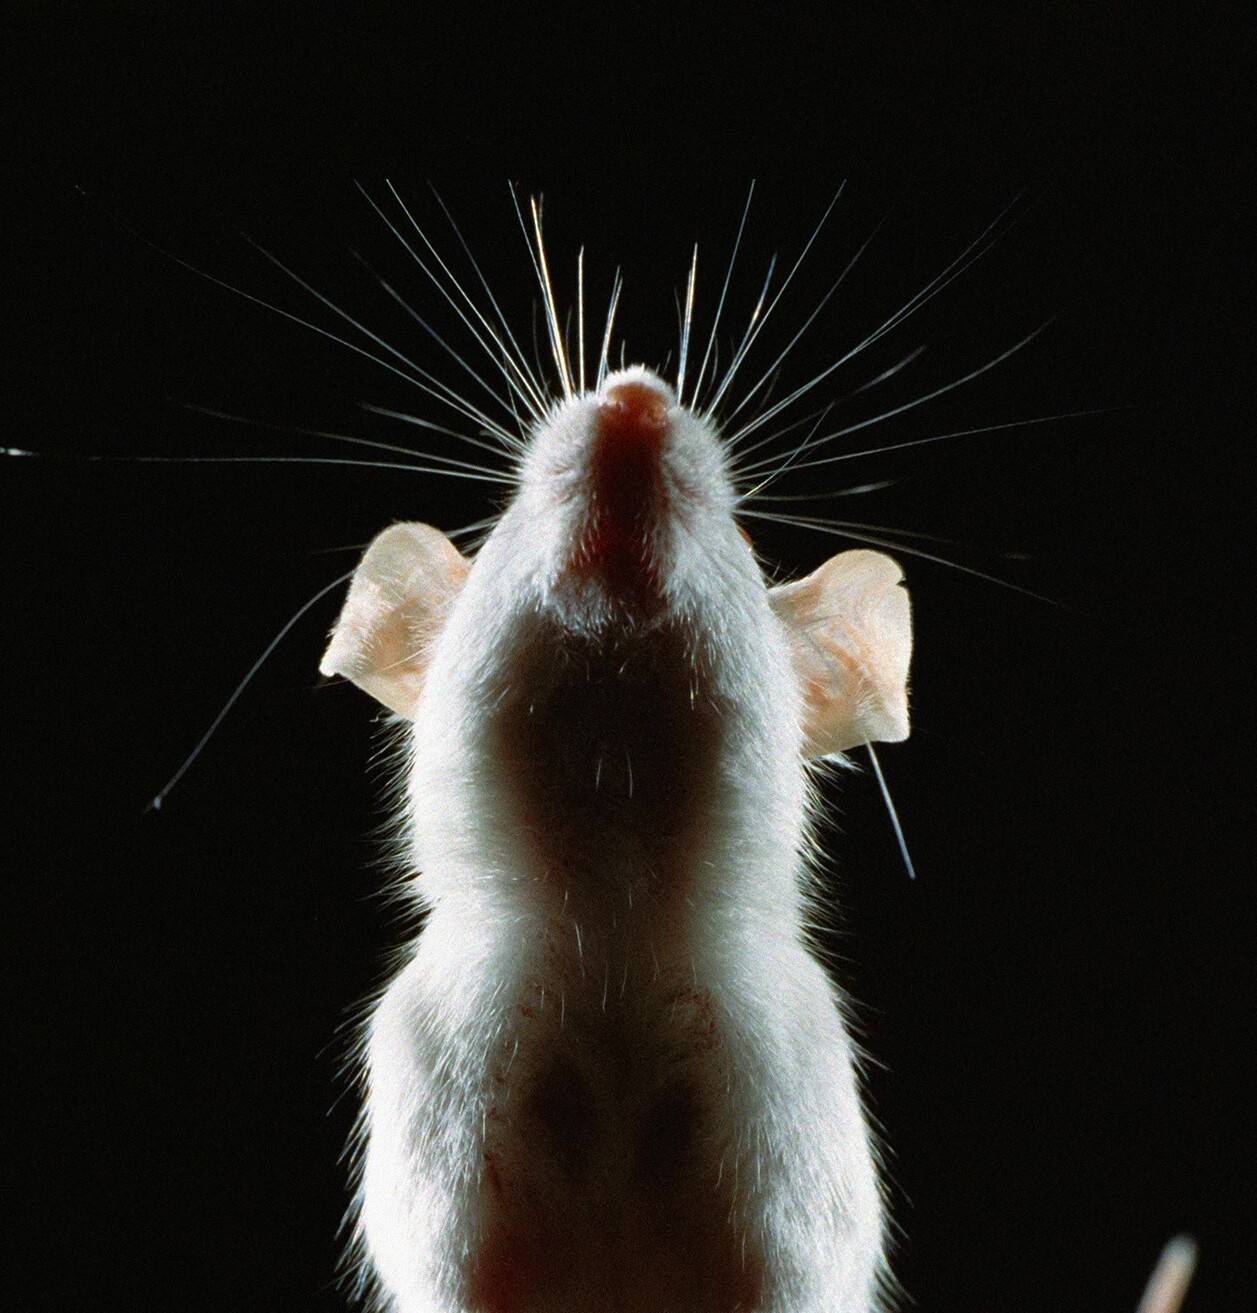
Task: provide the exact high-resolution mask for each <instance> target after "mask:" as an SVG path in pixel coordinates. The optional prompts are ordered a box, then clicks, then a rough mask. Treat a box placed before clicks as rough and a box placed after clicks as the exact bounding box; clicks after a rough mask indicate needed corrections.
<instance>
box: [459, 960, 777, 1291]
mask: <svg viewBox="0 0 1257 1313" xmlns="http://www.w3.org/2000/svg"><path fill="white" fill-rule="evenodd" d="M551 983H552V989H551V991H550V996H549V997H546V998H544V999H543V998H542V997H541V994H540V991H539V990H530V991H528V995H527V997H526V998H525V999H524V1000H522V1001H521V1002H520V1003H519V1004H518V1005H517V1007H518V1020H517V1022H516V1024H515V1027H514V1031H515V1034H514V1036H513V1038H512V1040H511V1048H510V1053H509V1054H508V1060H507V1062H506V1063H504V1064H503V1065H502V1066H501V1067H500V1068H499V1069H498V1070H496V1071H494V1072H493V1073H492V1090H491V1093H490V1097H489V1104H488V1112H487V1117H486V1124H485V1125H486V1129H485V1141H484V1174H483V1179H482V1186H481V1192H482V1203H483V1207H484V1214H483V1216H484V1219H485V1227H484V1231H483V1236H484V1241H483V1245H482V1247H481V1250H480V1253H479V1256H478V1258H477V1263H476V1269H475V1283H476V1285H477V1287H478V1289H479V1290H480V1292H481V1294H482V1295H483V1296H484V1300H483V1303H484V1307H485V1308H486V1309H494V1310H497V1309H501V1310H506V1309H510V1308H516V1307H519V1308H532V1307H536V1308H539V1309H540V1308H545V1307H547V1302H546V1301H547V1299H548V1298H549V1299H553V1300H554V1301H556V1306H558V1307H590V1308H595V1307H604V1308H624V1309H626V1310H629V1309H638V1308H643V1309H644V1308H670V1307H672V1304H671V1303H670V1302H668V1301H669V1300H673V1299H675V1297H676V1292H677V1291H679V1290H684V1291H688V1292H689V1295H688V1298H689V1299H690V1301H691V1302H690V1304H689V1305H687V1306H688V1307H692V1308H693V1309H694V1310H696V1311H699V1310H705V1309H713V1310H714V1309H721V1310H723V1313H731V1310H734V1309H736V1308H738V1307H740V1306H745V1307H749V1306H750V1303H751V1295H752V1293H753V1291H752V1287H753V1286H754V1283H755V1280H756V1277H755V1255H754V1254H753V1253H752V1254H748V1253H747V1252H746V1247H745V1245H744V1244H743V1241H742V1237H741V1234H740V1233H739V1231H738V1228H737V1226H736V1224H735V1223H734V1221H733V1220H731V1219H732V1217H733V1215H734V1214H735V1213H736V1208H735V1204H736V1194H735V1192H736V1189H737V1176H738V1165H737V1162H736V1157H737V1144H736V1142H735V1141H736V1136H735V1133H734V1129H733V1127H732V1125H731V1116H730V1111H729V1108H728V1106H727V1103H726V1098H727V1090H728V1086H729V1072H728V1070H727V1066H726V1064H727V1052H726V1047H725V1044H724V1040H723V1036H722V1034H721V1027H720V1020H719V1016H718V1011H717V1008H716V1006H715V1003H714V1001H713V999H712V998H711V996H710V995H709V994H707V993H705V992H704V991H701V990H698V989H696V988H694V987H693V986H692V985H690V986H686V985H680V984H677V985H674V986H668V985H667V984H666V983H665V982H664V980H662V979H661V980H660V981H658V982H655V984H654V987H651V988H645V989H643V988H641V986H639V989H641V992H639V993H637V994H634V995H626V996H625V997H624V998H620V997H617V996H616V992H615V987H614V983H613V984H612V987H611V989H610V990H609V991H608V993H607V995H606V997H605V1000H604V994H603V991H602V983H601V982H600V981H598V980H596V979H594V980H590V979H588V978H587V979H586V980H585V981H584V982H583V983H582V982H581V981H580V979H579V974H578V976H577V978H576V979H574V980H573V979H570V978H567V977H564V979H563V983H562V985H559V984H558V983H557V982H555V981H554V980H552V982H551ZM556 989H557V990H558V991H559V993H560V994H561V996H558V995H556ZM644 1254H649V1255H650V1256H651V1258H650V1263H649V1265H647V1266H648V1270H643V1264H642V1261H641V1257H642V1255H644ZM656 1285H657V1293H654V1294H652V1293H651V1291H652V1290H653V1289H654V1288H655V1286H656ZM525 1289H526V1290H527V1291H528V1299H527V1300H526V1301H525V1302H524V1303H521V1304H516V1303H513V1302H512V1300H513V1299H514V1297H515V1296H514V1294H513V1293H512V1292H518V1291H523V1290H525ZM561 1300H567V1301H569V1302H568V1303H562V1302H560V1301H561ZM495 1301H496V1302H495ZM572 1301H575V1302H572Z"/></svg>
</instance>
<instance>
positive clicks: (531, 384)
mask: <svg viewBox="0 0 1257 1313" xmlns="http://www.w3.org/2000/svg"><path fill="white" fill-rule="evenodd" d="M428 186H429V187H430V188H431V191H432V194H433V196H435V197H436V200H437V204H438V205H439V206H440V207H441V209H442V211H444V214H445V217H446V219H447V220H448V221H449V225H450V227H451V228H452V229H453V231H454V236H455V237H457V238H458V244H459V245H460V246H461V247H462V248H463V253H464V254H465V255H466V256H467V259H468V261H469V263H470V264H471V267H472V268H473V269H474V270H475V271H476V277H477V278H478V279H479V280H480V286H481V287H483V288H484V293H485V296H487V297H488V298H489V304H490V305H491V306H492V307H493V312H494V314H496V315H497V317H498V322H499V323H500V324H501V325H502V331H503V332H504V333H505V334H506V341H507V342H509V343H510V346H511V348H513V350H514V352H515V354H514V355H513V356H512V355H511V352H510V350H508V349H507V348H506V345H505V343H502V344H501V348H502V353H503V356H504V358H505V359H506V360H507V361H508V363H509V364H510V366H511V368H512V369H518V370H519V371H520V374H521V376H522V377H523V378H524V379H526V381H527V386H528V389H529V391H530V393H531V394H532V396H533V398H534V399H535V401H536V403H537V409H536V411H535V413H536V414H537V415H538V417H540V416H541V415H543V414H544V413H545V411H546V410H547V409H548V407H549V404H550V398H549V395H548V394H547V393H546V391H545V389H544V388H543V387H542V386H541V384H540V382H539V381H538V380H537V377H536V375H535V374H533V372H532V370H531V369H529V367H528V360H527V357H526V356H525V355H524V350H523V348H522V347H521V346H520V344H519V342H518V340H517V339H516V337H515V333H514V331H513V330H512V328H511V325H510V321H509V320H508V319H507V317H506V315H505V314H504V313H503V312H502V307H501V306H500V305H499V304H498V299H497V297H496V296H494V295H493V289H492V288H491V287H490V286H489V280H488V279H487V278H486V277H485V276H484V273H483V271H482V270H481V268H480V264H479V262H478V261H477V260H476V257H475V256H474V255H473V254H472V251H471V247H470V245H468V242H467V239H466V238H465V237H464V236H463V233H462V229H461V228H459V226H458V224H457V223H455V222H454V216H453V214H452V213H451V212H450V208H449V206H448V205H446V203H445V200H444V198H443V197H442V196H441V193H440V192H438V191H437V189H436V187H435V186H433V184H432V183H430V182H429V183H428ZM399 200H400V198H399ZM402 208H403V209H405V208H406V207H405V205H403V206H402ZM412 222H413V220H412ZM421 235H422V234H421ZM425 240H426V238H425ZM433 253H434V254H435V251H434V252H433ZM438 258H439V257H438ZM450 277H451V279H453V281H454V285H455V286H456V287H457V288H458V289H459V291H460V292H462V295H463V297H464V298H465V299H466V300H468V301H470V300H471V298H470V297H468V296H467V293H466V292H463V290H462V286H461V284H460V283H459V282H458V280H457V279H454V276H453V274H451V275H450ZM473 308H474V307H473ZM486 328H488V325H486ZM490 331H492V330H490ZM496 336H497V335H496V334H494V337H495V338H496ZM498 340H499V342H500V339H498Z"/></svg>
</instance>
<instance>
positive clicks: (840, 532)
mask: <svg viewBox="0 0 1257 1313" xmlns="http://www.w3.org/2000/svg"><path fill="white" fill-rule="evenodd" d="M738 513H739V514H740V515H743V516H750V517H752V518H753V519H757V520H775V521H776V522H777V523H779V524H791V525H794V526H795V527H797V528H800V529H810V530H812V532H814V533H824V534H832V535H833V536H834V537H836V538H847V539H849V540H851V541H853V542H862V543H868V544H869V545H870V546H872V547H887V548H889V549H890V550H891V551H896V552H903V553H905V554H906V555H908V556H919V557H920V558H921V559H922V560H923V561H933V562H934V563H935V564H936V565H945V566H948V567H949V568H950V569H952V570H959V571H960V572H961V573H962V574H971V575H973V576H974V577H975V578H977V579H985V580H986V581H987V583H992V584H999V586H1000V587H1001V588H1009V589H1011V590H1012V591H1013V592H1015V593H1024V594H1025V595H1026V596H1027V597H1033V598H1034V599H1035V600H1036V601H1039V602H1047V603H1049V604H1050V605H1052V606H1061V605H1063V604H1062V603H1061V602H1059V601H1057V600H1056V598H1054V597H1047V596H1045V595H1044V594H1043V593H1036V592H1034V591H1033V590H1032V589H1029V588H1023V587H1021V585H1020V584H1014V583H1009V581H1008V580H1007V579H1001V578H999V576H998V575H993V574H987V573H986V572H985V571H983V570H975V569H974V568H973V567H972V566H968V565H961V564H960V563H959V562H958V561H951V560H948V558H947V557H945V556H936V555H934V553H932V552H925V551H922V550H921V549H920V548H919V547H909V546H908V545H907V544H906V543H900V542H892V541H890V540H888V539H885V538H876V537H874V536H873V535H872V534H868V533H864V532H856V531H855V530H851V529H837V528H834V527H833V526H832V525H828V524H814V523H812V522H811V521H810V520H803V519H798V518H796V517H794V516H790V515H777V514H774V513H773V512H771V511H750V510H742V511H739V512H738Z"/></svg>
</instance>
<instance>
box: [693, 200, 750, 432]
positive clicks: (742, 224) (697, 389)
mask: <svg viewBox="0 0 1257 1313" xmlns="http://www.w3.org/2000/svg"><path fill="white" fill-rule="evenodd" d="M754 195H755V180H754V179H752V180H751V185H750V186H749V187H748V188H747V191H746V204H745V205H743V207H742V218H741V219H740V220H739V221H738V233H737V236H736V237H735V238H734V239H733V250H732V252H731V253H730V255H729V267H728V268H727V269H726V270H725V280H724V285H723V286H722V287H721V289H720V300H719V301H717V302H716V314H715V317H714V318H713V319H712V321H711V332H710V333H709V334H708V335H707V349H706V351H704V352H703V363H702V364H701V365H700V366H699V370H698V378H697V379H695V381H694V397H693V404H694V405H695V406H697V405H698V399H699V397H700V395H701V394H702V391H703V378H704V377H705V376H706V373H707V364H708V361H709V360H710V358H711V352H712V347H713V346H714V345H715V342H716V330H717V329H718V328H719V327H720V315H721V312H722V311H723V310H724V308H725V297H726V296H727V295H728V293H729V283H730V280H731V279H732V278H733V266H734V265H735V264H736V263H737V259H738V250H739V249H740V248H741V245H742V233H743V231H744V230H745V228H746V216H747V215H748V214H749V213H750V212H751V198H752V197H753V196H754Z"/></svg>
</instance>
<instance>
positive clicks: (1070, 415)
mask: <svg viewBox="0 0 1257 1313" xmlns="http://www.w3.org/2000/svg"><path fill="white" fill-rule="evenodd" d="M1130 409H1132V407H1130V406H1097V407H1095V408H1094V409H1092V410H1069V411H1064V412H1062V413H1061V414H1059V415H1039V416H1036V417H1035V418H1034V419H1011V420H1008V421H1007V422H1006V423H1003V424H982V425H980V426H978V427H977V428H972V429H953V430H952V431H951V432H950V433H931V434H930V435H929V436H928V437H924V438H909V439H907V440H906V441H905V442H889V443H887V444H886V445H885V446H881V447H866V448H864V450H863V451H842V452H839V453H838V454H837V455H835V456H818V457H817V458H816V459H815V460H805V461H802V462H801V463H800V464H798V465H796V466H795V467H794V468H795V469H796V470H807V469H813V468H815V467H816V466H817V465H834V464H837V463H838V462H839V461H844V460H858V459H859V458H861V457H863V456H882V455H884V454H885V453H886V452H889V451H903V450H904V449H905V448H907V447H923V446H927V445H928V444H929V443H932V442H949V441H951V439H953V438H968V437H973V436H975V435H977V434H981V433H999V432H1001V431H1002V430H1004V429H1025V428H1031V427H1032V426H1034V425H1035V424H1052V423H1055V422H1056V421H1057V420H1066V419H1084V418H1086V417H1087V416H1090V415H1110V414H1112V413H1113V412H1114V411H1119V410H1130ZM842 436H843V434H842V433H831V434H828V435H827V436H826V437H825V438H823V439H822V441H824V442H828V441H829V439H830V438H839V437H842ZM765 464H767V462H766V461H758V462H756V464H755V465H751V466H748V467H747V470H745V471H743V473H749V472H753V471H754V470H755V469H756V468H757V466H758V467H762V466H763V465H765Z"/></svg>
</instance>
